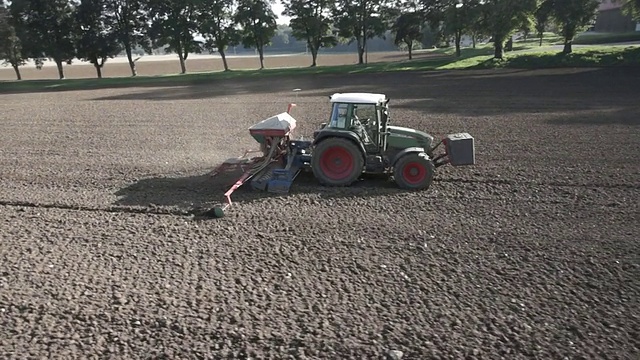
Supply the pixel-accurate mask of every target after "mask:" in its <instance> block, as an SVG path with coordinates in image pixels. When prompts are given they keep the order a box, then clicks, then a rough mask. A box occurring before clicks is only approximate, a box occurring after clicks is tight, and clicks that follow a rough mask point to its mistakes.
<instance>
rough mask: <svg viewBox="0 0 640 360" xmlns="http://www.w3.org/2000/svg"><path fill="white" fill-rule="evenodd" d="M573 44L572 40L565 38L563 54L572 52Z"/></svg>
mask: <svg viewBox="0 0 640 360" xmlns="http://www.w3.org/2000/svg"><path fill="white" fill-rule="evenodd" d="M572 44H573V41H572V40H567V39H565V40H564V49H562V53H563V54H571V52H572V50H573V49H572V46H571V45H572Z"/></svg>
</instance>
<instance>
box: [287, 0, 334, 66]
mask: <svg viewBox="0 0 640 360" xmlns="http://www.w3.org/2000/svg"><path fill="white" fill-rule="evenodd" d="M283 4H284V11H283V12H282V15H286V16H289V17H291V21H290V22H289V26H290V27H291V34H292V35H293V37H295V38H296V39H298V40H305V41H306V42H307V48H308V49H309V51H310V52H311V59H312V60H311V67H314V66H316V59H317V57H318V50H319V49H320V48H322V47H331V46H335V45H336V44H337V43H338V41H337V39H336V37H335V36H334V35H333V34H332V33H331V12H332V11H333V9H334V8H335V3H334V1H333V0H284V1H283Z"/></svg>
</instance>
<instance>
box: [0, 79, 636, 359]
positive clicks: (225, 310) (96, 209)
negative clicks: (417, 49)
mask: <svg viewBox="0 0 640 360" xmlns="http://www.w3.org/2000/svg"><path fill="white" fill-rule="evenodd" d="M634 75H635V72H634V71H633V70H630V69H625V70H621V69H618V70H616V69H612V70H606V69H595V70H594V69H574V70H548V71H529V70H527V71H502V70H501V71H497V72H496V71H480V72H477V71H469V72H433V73H420V74H380V75H376V76H375V77H370V76H364V75H350V76H349V78H348V79H346V80H345V77H344V76H343V75H341V76H339V77H336V76H313V77H308V78H291V79H287V80H286V81H285V80H283V81H282V82H278V81H271V80H265V81H262V80H259V79H250V80H249V81H244V80H238V81H236V82H233V84H232V83H228V84H227V83H226V82H223V83H220V84H215V86H212V85H211V84H200V85H185V86H180V87H170V86H165V87H160V88H151V87H147V88H137V89H111V90H93V91H74V92H65V93H55V95H54V94H21V95H11V94H5V95H3V96H2V99H1V100H0V101H1V102H2V107H1V108H2V110H0V111H4V113H3V115H4V116H3V119H5V120H6V124H5V125H6V126H5V127H4V128H3V130H4V131H1V132H0V169H1V170H0V172H1V174H0V179H1V180H0V185H1V186H0V199H2V201H0V236H1V238H2V241H1V242H0V329H1V330H0V335H1V336H0V358H3V359H4V358H7V359H13V358H24V357H34V358H61V359H62V358H75V357H92V356H93V357H105V358H106V357H113V358H129V357H131V358H138V357H152V358H180V359H190V358H193V359H196V358H198V359H203V358H208V359H221V358H248V357H254V358H283V357H295V358H314V359H319V358H322V359H336V358H367V359H373V358H380V359H382V358H385V357H386V356H387V354H388V353H389V351H390V350H399V351H402V352H403V353H404V357H403V359H425V358H442V359H462V358H508V359H528V358H543V359H562V358H569V359H573V358H584V359H602V358H611V359H614V358H616V359H637V358H639V357H640V342H639V340H638V339H639V338H640V337H639V336H638V334H640V328H639V325H638V324H640V319H639V318H638V317H639V315H638V314H640V305H639V303H638V301H637V299H638V297H639V296H640V283H639V281H638V279H640V251H639V248H638V246H637V229H638V226H639V225H640V220H639V219H640V208H639V204H640V201H639V195H638V194H639V192H638V190H639V184H640V172H638V167H637V158H638V155H639V154H640V147H639V145H638V144H639V143H638V142H637V139H638V129H639V128H638V127H637V126H636V125H637V120H636V119H637V118H639V116H640V108H638V106H637V99H638V97H639V96H640V95H639V94H638V91H636V90H637V89H638V87H637V86H634V83H633V81H632V79H634ZM636 78H637V76H636ZM345 81H346V82H345ZM347 82H348V83H347ZM393 84H403V86H394V85H393ZM294 88H302V89H303V91H302V92H301V93H300V94H299V95H300V101H297V102H298V107H296V108H294V110H293V115H294V117H296V119H297V120H298V125H299V127H298V129H297V130H299V132H298V133H297V134H296V135H304V136H305V138H307V139H309V136H310V135H311V134H312V133H313V130H314V129H316V128H317V126H318V125H319V124H320V123H321V122H323V121H325V120H326V114H328V112H327V111H328V110H327V109H328V107H327V106H328V105H327V103H326V95H330V94H331V93H333V92H344V91H353V90H358V91H371V92H384V93H387V94H389V95H390V97H391V99H392V100H391V106H392V116H393V125H400V126H407V127H411V128H416V129H419V130H425V131H427V132H429V133H432V134H434V135H435V136H436V139H437V138H438V137H440V136H441V135H442V134H448V133H453V132H458V131H468V132H470V133H471V134H472V135H473V136H474V138H475V139H476V140H477V142H476V145H477V147H476V159H477V164H476V165H475V166H472V167H459V168H457V167H451V166H444V167H441V168H438V170H437V174H436V177H435V181H434V182H433V184H432V185H431V187H430V188H429V190H428V191H425V192H410V191H404V190H400V189H398V187H397V186H396V184H395V183H394V182H393V181H391V180H388V179H380V178H377V177H375V176H364V177H363V179H362V180H361V181H358V182H356V183H355V184H353V186H351V187H348V188H326V187H321V186H318V184H317V181H316V180H315V179H314V178H313V176H312V175H311V174H301V175H300V176H299V177H298V178H297V179H296V182H295V183H294V185H293V186H292V188H291V191H290V193H289V194H287V195H286V196H278V195H275V194H270V193H261V192H258V191H253V190H251V189H250V188H248V187H245V188H241V189H239V190H238V191H237V192H236V193H234V194H233V196H232V199H233V201H234V204H233V206H231V207H230V208H229V209H228V210H227V211H226V214H225V217H224V218H221V219H216V220H206V219H203V218H201V217H199V216H197V215H198V214H199V212H201V211H204V210H206V209H208V208H209V207H211V206H213V205H216V204H218V203H219V202H220V201H221V200H222V194H223V193H224V191H225V190H226V189H227V188H228V186H230V185H231V184H232V183H233V182H234V181H235V179H236V178H235V177H234V176H235V175H234V174H226V175H225V176H222V177H216V178H210V177H208V176H206V175H205V174H207V173H208V172H209V171H210V170H212V169H213V167H214V166H215V165H217V164H218V163H220V162H221V161H222V160H224V159H226V158H230V157H233V156H237V155H240V154H242V153H243V152H244V150H246V149H250V148H256V147H257V143H256V142H255V141H253V139H251V137H250V136H249V134H248V131H247V130H246V129H247V127H249V126H251V125H252V124H254V123H256V122H258V121H260V120H262V119H265V118H268V117H270V116H272V115H274V114H276V113H280V112H282V111H284V110H285V109H286V104H287V103H289V102H296V100H297V99H296V98H295V95H293V94H292V92H291V89H294ZM265 89H266V90H265ZM53 96H56V97H55V98H53ZM34 99H35V101H37V102H38V104H39V105H41V106H40V107H37V106H32V105H31V104H32V103H33V101H34ZM256 99H257V101H256ZM456 99H457V100H456ZM496 99H498V100H499V101H497V100H496ZM394 104H395V105H394ZM86 114H94V115H95V116H89V117H88V116H87V115H86ZM323 114H324V115H323ZM237 175H239V174H237ZM196 220H197V221H196Z"/></svg>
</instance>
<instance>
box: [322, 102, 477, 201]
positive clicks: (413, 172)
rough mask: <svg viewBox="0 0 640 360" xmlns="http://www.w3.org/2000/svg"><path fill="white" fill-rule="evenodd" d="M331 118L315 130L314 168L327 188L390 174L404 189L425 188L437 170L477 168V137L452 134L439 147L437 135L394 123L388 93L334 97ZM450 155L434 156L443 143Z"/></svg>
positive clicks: (446, 153) (440, 142)
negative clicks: (365, 175) (392, 122)
mask: <svg viewBox="0 0 640 360" xmlns="http://www.w3.org/2000/svg"><path fill="white" fill-rule="evenodd" d="M330 102H331V117H330V119H329V122H327V123H322V125H321V128H320V129H319V130H317V131H315V132H314V137H313V141H312V143H311V145H312V152H311V154H312V156H311V161H310V166H311V169H312V171H313V174H314V176H315V178H316V179H317V180H318V181H319V182H320V183H321V184H323V185H325V186H349V185H351V184H352V183H353V182H354V181H356V180H357V179H358V178H359V177H360V176H361V175H362V173H367V174H385V173H386V174H390V175H393V178H394V180H395V182H396V184H397V185H398V186H399V187H400V188H403V189H409V190H424V189H427V188H428V187H429V186H430V185H431V182H432V181H433V176H434V172H435V169H436V168H437V167H438V166H441V165H444V164H447V163H450V164H452V165H454V166H460V165H473V164H475V150H474V141H473V137H471V135H469V134H467V133H459V134H452V135H449V136H447V137H446V138H445V139H443V140H442V141H439V142H438V143H437V144H436V145H435V146H434V138H433V136H431V135H429V134H427V133H425V132H422V131H419V130H414V129H410V128H406V127H400V126H393V125H390V117H389V106H388V104H389V98H387V97H386V96H385V95H384V94H371V93H345V94H334V95H332V96H331V97H330ZM442 144H444V145H445V153H444V154H440V155H437V156H436V155H434V151H435V150H436V148H437V147H438V146H440V145H442Z"/></svg>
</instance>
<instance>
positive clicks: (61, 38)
mask: <svg viewBox="0 0 640 360" xmlns="http://www.w3.org/2000/svg"><path fill="white" fill-rule="evenodd" d="M10 12H11V14H12V16H13V18H14V19H16V24H15V25H16V27H17V28H19V29H20V30H19V34H20V36H21V40H22V44H23V51H24V52H25V54H27V56H29V57H31V58H51V59H53V60H54V61H55V62H56V64H57V66H58V76H59V77H60V79H64V71H63V68H62V64H63V63H64V62H67V63H71V60H73V58H74V57H75V53H76V51H75V38H74V34H75V28H76V26H75V22H74V6H73V5H72V3H71V2H70V1H69V0H13V1H12V2H11V5H10Z"/></svg>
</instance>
